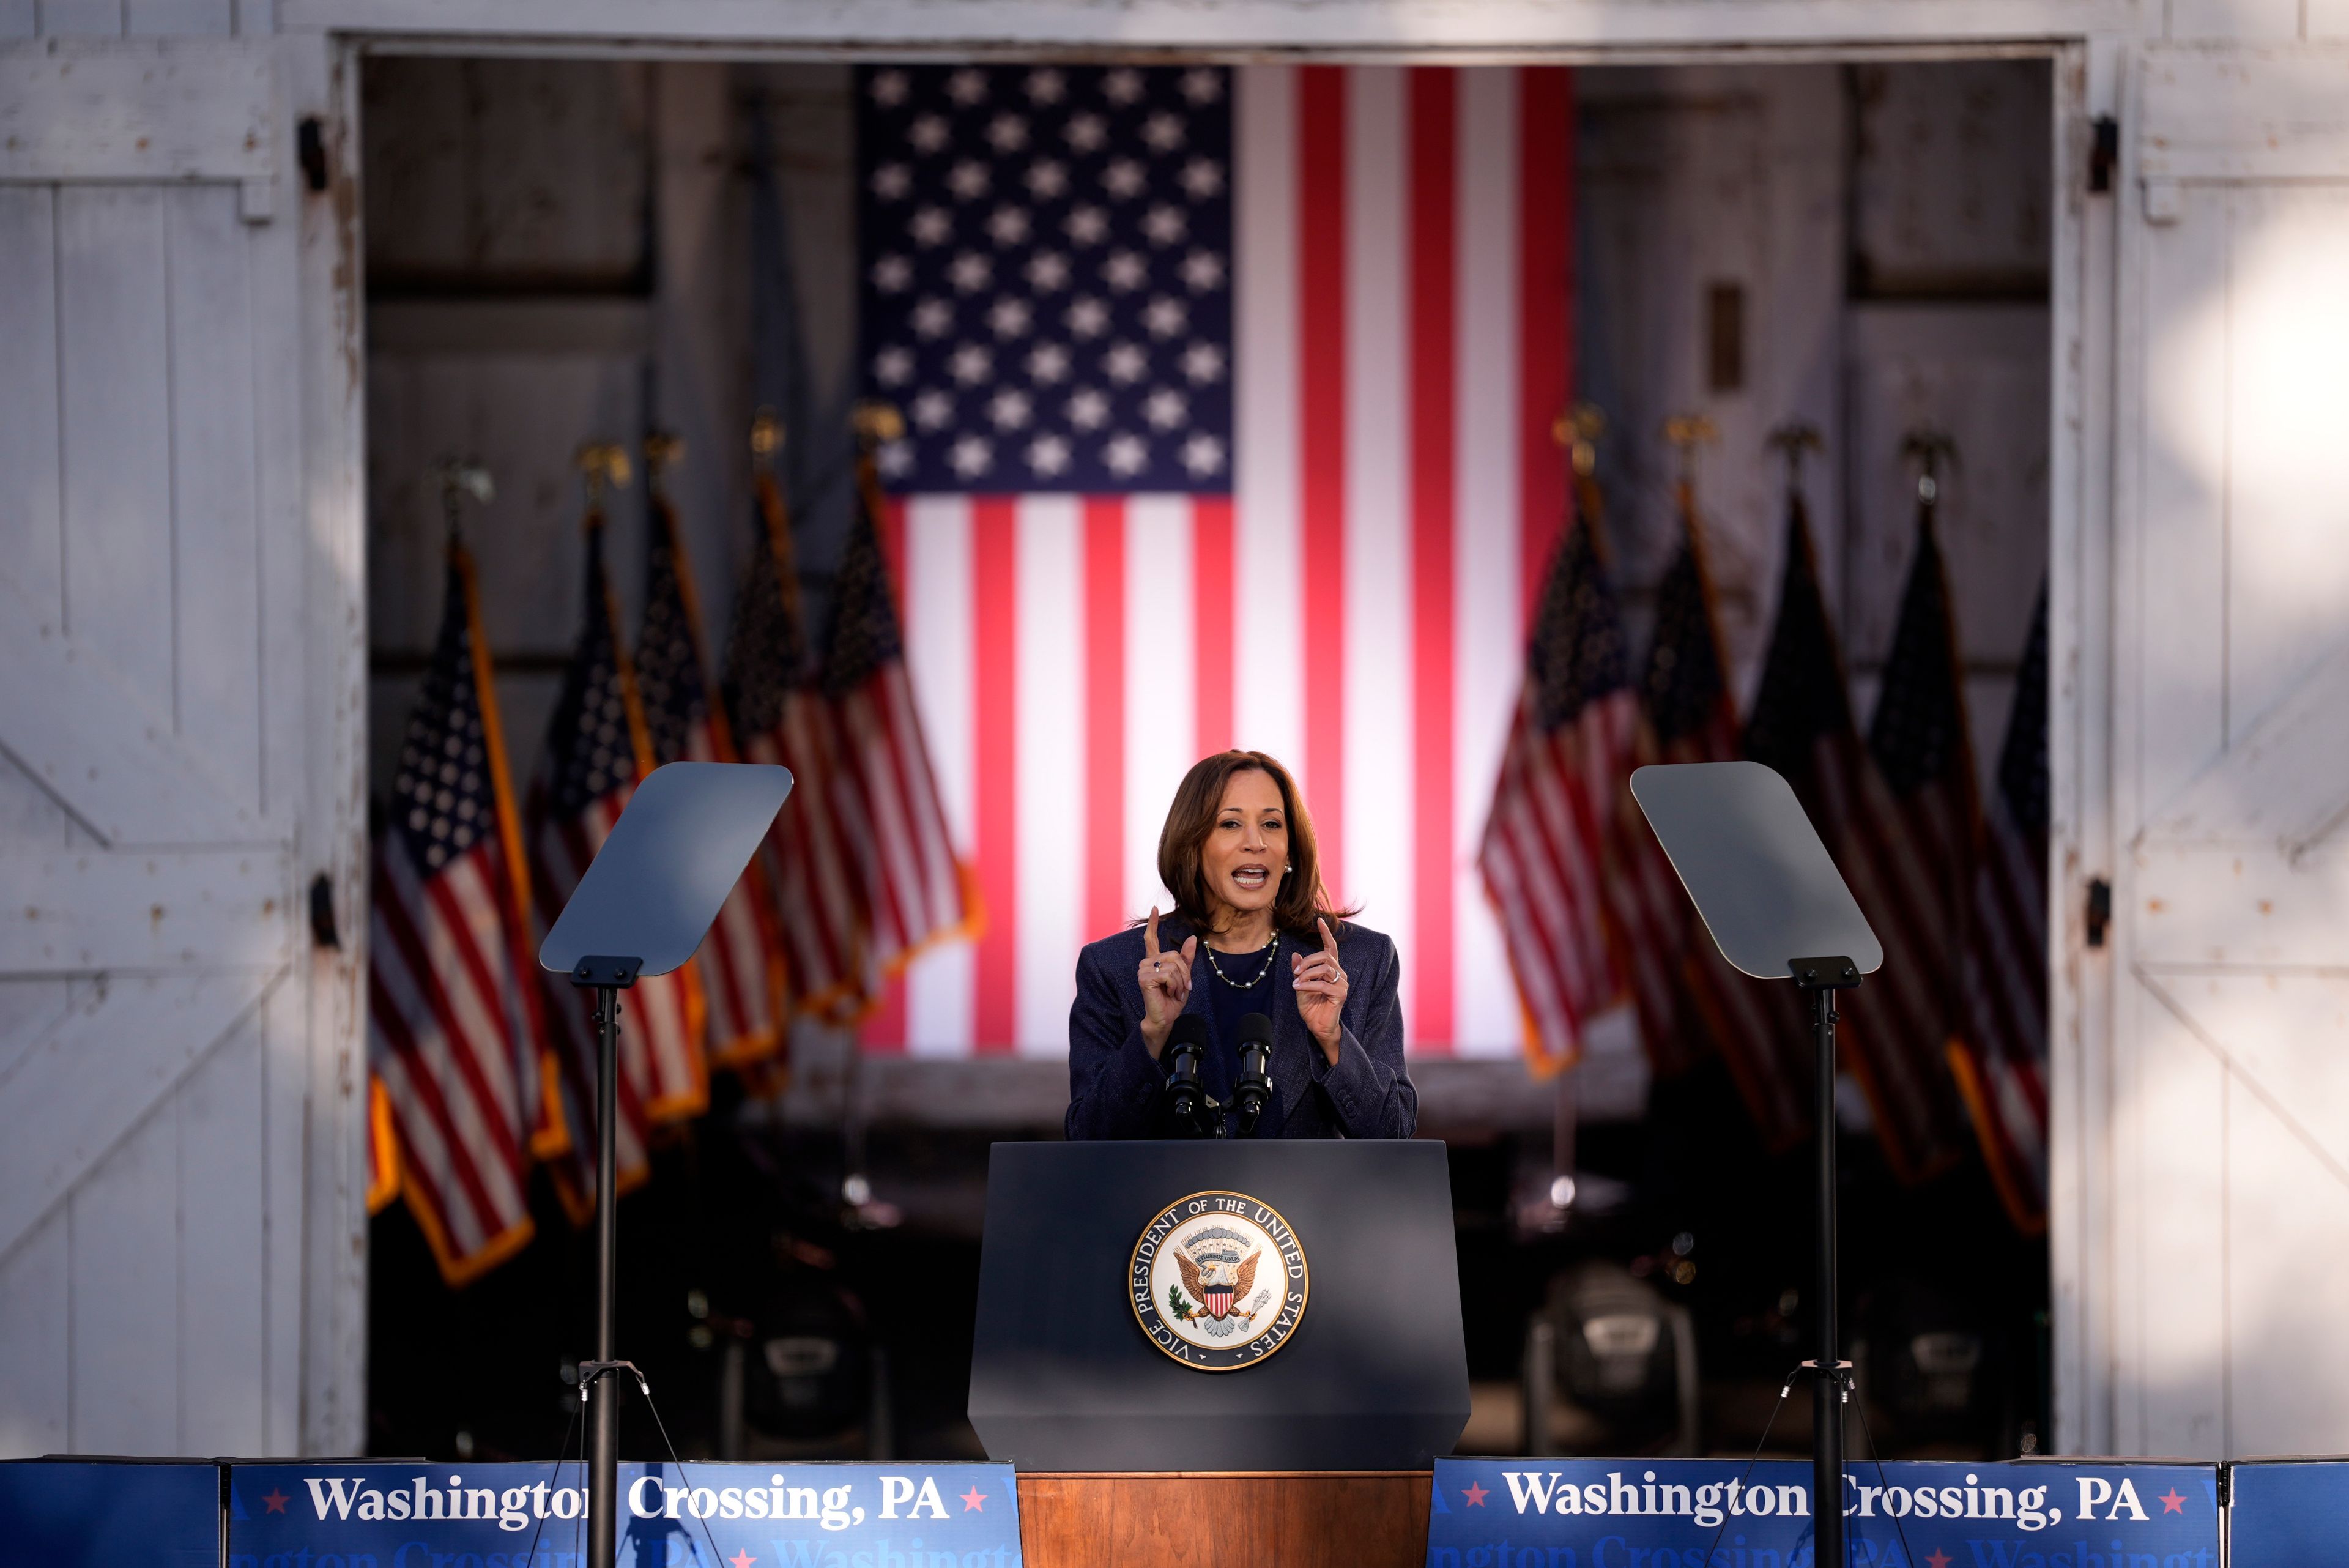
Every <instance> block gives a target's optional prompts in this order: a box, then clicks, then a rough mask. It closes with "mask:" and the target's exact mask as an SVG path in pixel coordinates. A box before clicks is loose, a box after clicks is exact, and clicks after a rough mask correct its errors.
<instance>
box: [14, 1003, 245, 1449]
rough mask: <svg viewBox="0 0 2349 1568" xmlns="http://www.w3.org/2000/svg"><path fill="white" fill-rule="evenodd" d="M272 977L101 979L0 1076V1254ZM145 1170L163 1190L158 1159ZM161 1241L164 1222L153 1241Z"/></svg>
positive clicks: (165, 1179)
mask: <svg viewBox="0 0 2349 1568" xmlns="http://www.w3.org/2000/svg"><path fill="white" fill-rule="evenodd" d="M277 978H278V977H277V976H274V975H254V974H208V975H197V976H188V977H179V976H173V977H161V978H151V979H129V980H111V981H107V982H105V983H104V984H103V985H102V986H98V987H94V988H93V992H92V994H91V996H90V998H89V1000H88V1002H85V1003H84V1004H83V1005H81V1006H80V1007H78V1008H77V1009H76V1010H75V1012H74V1015H73V1016H72V1017H71V1018H70V1019H68V1020H67V1022H66V1023H65V1025H64V1026H63V1027H62V1028H60V1029H58V1030H57V1031H56V1032H55V1033H52V1034H51V1035H50V1036H49V1038H48V1039H47V1040H45V1041H43V1042H42V1043H41V1044H39V1045H38V1046H36V1047H35V1048H34V1049H33V1050H32V1051H30V1052H27V1053H26V1054H25V1056H24V1057H23V1059H22V1060H20V1061H19V1062H18V1063H17V1064H16V1067H15V1069H14V1070H13V1071H11V1072H10V1073H9V1074H8V1075H7V1076H6V1077H5V1078H0V1125H5V1126H7V1127H11V1128H14V1129H16V1131H15V1132H14V1133H13V1134H12V1135H11V1136H10V1137H7V1138H5V1139H0V1256H5V1254H6V1253H7V1251H9V1249H11V1248H12V1247H14V1246H15V1245H16V1243H17V1242H18V1241H20V1240H22V1239H23V1237H24V1236H25V1234H26V1231H29V1230H31V1228H32V1227H33V1226H34V1225H36V1224H37V1223H39V1222H40V1220H43V1219H44V1218H46V1217H47V1214H48V1213H49V1212H50V1211H51V1210H53V1209H55V1208H56V1206H57V1204H58V1203H59V1202H61V1201H63V1200H64V1199H66V1198H67V1195H68V1194H70V1193H72V1192H73V1191H74V1189H75V1188H76V1187H78V1185H79V1184H80V1183H81V1182H82V1181H83V1179H85V1178H87V1177H88V1175H89V1173H90V1172H91V1170H92V1169H94V1168H96V1167H97V1166H98V1165H99V1164H100V1163H102V1162H103V1161H104V1160H105V1159H106V1158H107V1157H108V1155H109V1153H110V1152H111V1151H112V1150H113V1148H114V1147H115V1146H116V1145H117V1144H119V1142H121V1140H122V1138H123V1137H125V1135H127V1134H128V1133H129V1131H130V1129H131V1128H133V1127H136V1126H138V1125H139V1124H140V1121H141V1120H142V1119H143V1118H144V1117H146V1116H148V1115H149V1113H150V1112H151V1111H152V1110H153V1109H154V1108H155V1106H157V1105H158V1104H160V1102H161V1101H162V1100H163V1099H164V1098H165V1096H168V1095H170V1094H171V1091H172V1090H173V1089H174V1088H175V1087H176V1086H177V1085H179V1083H180V1082H181V1079H182V1078H184V1077H185V1076H186V1075H187V1073H188V1071H189V1069H190V1068H191V1067H192V1066H193V1065H194V1064H196V1063H197V1062H199V1061H202V1059H203V1057H204V1056H205V1054H207V1053H209V1052H210V1051H211V1050H212V1046H213V1045H214V1044H217V1043H218V1042H219V1040H220V1039H221V1037H222V1035H223V1034H225V1033H227V1032H228V1030H229V1028H230V1026H231V1025H233V1023H236V1022H237V1020H238V1019H239V1018H241V1017H243V1016H244V1015H245V1014H246V1013H247V1012H250V1011H251V1010H252V1009H253V1008H254V1005H255V1004H256V1003H257V1002H259V1000H260V998H261V996H262V993H263V992H264V991H265V990H266V989H267V988H268V987H269V986H270V985H271V984H273V983H274V981H276V979H277ZM156 1180H157V1181H158V1182H159V1183H160V1185H161V1186H162V1187H163V1188H165V1189H169V1187H170V1186H171V1181H172V1180H173V1172H172V1171H171V1168H169V1165H168V1163H167V1166H166V1168H165V1169H164V1170H163V1171H162V1172H161V1173H160V1175H159V1176H157V1178H156ZM163 1245H164V1246H166V1247H167V1248H168V1247H169V1246H170V1245H171V1235H170V1233H169V1231H168V1230H167V1231H166V1234H165V1236H164V1240H163ZM166 1376H171V1374H169V1373H168V1371H167V1373H166ZM78 1397H79V1396H78V1394H77V1399H78ZM76 1436H77V1439H78V1440H80V1439H82V1438H84V1437H85V1436H86V1435H85V1434H81V1433H79V1432H77V1434H76ZM135 1446H136V1445H134V1447H135ZM115 1451H120V1450H115Z"/></svg>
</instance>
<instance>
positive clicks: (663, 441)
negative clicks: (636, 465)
mask: <svg viewBox="0 0 2349 1568" xmlns="http://www.w3.org/2000/svg"><path fill="white" fill-rule="evenodd" d="M684 461H685V438H684V437H683V436H681V435H679V434H678V433H677V432H676V431H647V432H645V483H647V484H657V483H659V482H660V478H661V476H662V475H663V474H665V473H667V472H668V471H669V470H670V469H672V468H675V467H676V466H677V465H678V464H679V463H681V462H684ZM620 483H623V484H626V483H627V480H626V477H625V476H624V477H623V478H622V479H621V480H620Z"/></svg>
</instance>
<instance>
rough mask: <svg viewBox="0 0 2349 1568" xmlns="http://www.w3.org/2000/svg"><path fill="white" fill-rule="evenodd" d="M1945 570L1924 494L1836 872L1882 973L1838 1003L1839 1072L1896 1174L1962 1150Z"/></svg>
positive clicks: (1962, 874) (1961, 922) (1953, 699)
mask: <svg viewBox="0 0 2349 1568" xmlns="http://www.w3.org/2000/svg"><path fill="white" fill-rule="evenodd" d="M1957 649H1958V644H1957V627H1956V622H1955V618H1954V617H1953V615H1952V613H1951V607H1950V583H1949V573H1948V571H1947V568H1946V567H1945V566H1943V564H1942V560H1941V546H1940V541H1939V540H1938V539H1937V538H1936V537H1935V536H1934V532H1933V508H1932V504H1931V503H1930V501H1926V500H1921V499H1920V502H1919V503H1918V506H1917V547H1916V552H1915V554H1914V556H1912V557H1911V558H1910V561H1909V579H1908V583H1907V585H1906V586H1905V587H1903V589H1902V590H1901V596H1900V615H1899V619H1898V620H1897V621H1896V622H1895V623H1894V625H1893V631H1892V651H1891V654H1890V656H1889V658H1888V659H1886V661H1885V666H1884V684H1883V687H1882V690H1881V691H1879V693H1878V697H1877V700H1876V712H1875V715H1874V718H1873V721H1872V722H1870V724H1869V726H1868V761H1869V763H1872V764H1873V765H1872V766H1870V767H1867V768H1864V769H1862V771H1861V774H1860V784H1861V786H1862V787H1861V790H1860V793H1859V795H1858V798H1857V807H1858V809H1857V811H1855V812H1854V813H1853V814H1852V815H1851V816H1850V817H1849V818H1848V819H1847V822H1846V833H1847V846H1848V847H1847V851H1846V854H1845V863H1846V865H1847V867H1848V869H1847V872H1846V875H1847V876H1849V877H1851V879H1852V882H1853V888H1852V891H1853V894H1854V895H1855V896H1856V897H1857V898H1858V899H1859V901H1860V908H1861V909H1863V910H1864V911H1866V913H1867V915H1868V921H1869V923H1870V924H1871V925H1873V926H1874V927H1875V928H1876V932H1877V936H1878V940H1881V941H1882V942H1883V943H1884V968H1883V969H1882V971H1879V972H1878V974H1877V975H1876V976H1875V978H1874V979H1873V980H1872V981H1870V982H1869V983H1868V984H1867V985H1864V986H1862V987H1860V989H1859V991H1858V992H1855V993H1854V994H1853V996H1852V997H1851V998H1850V1001H1849V1003H1848V1005H1849V1011H1850V1014H1851V1019H1852V1025H1853V1027H1852V1033H1851V1039H1852V1050H1851V1054H1850V1057H1849V1060H1850V1062H1851V1064H1852V1071H1853V1073H1854V1075H1857V1077H1858V1079H1859V1081H1860V1086H1861V1087H1862V1088H1863V1089H1865V1090H1866V1091H1867V1092H1868V1103H1869V1106H1870V1108H1872V1109H1873V1110H1874V1111H1875V1113H1876V1119H1877V1123H1878V1129H1879V1137H1881V1139H1882V1142H1883V1144H1884V1149H1885V1155H1886V1158H1888V1159H1889V1161H1890V1163H1891V1166H1892V1168H1893V1171H1894V1173H1895V1174H1897V1175H1899V1176H1900V1177H1902V1178H1903V1179H1907V1180H1912V1181H1914V1180H1920V1179H1923V1178H1924V1177H1927V1176H1930V1175H1931V1174H1933V1173H1934V1172H1935V1171H1938V1170H1940V1169H1941V1168H1944V1167H1946V1166H1948V1165H1951V1163H1953V1162H1955V1161H1956V1160H1958V1159H1959V1158H1962V1157H1963V1155H1964V1153H1965V1148H1966V1139H1967V1131H1968V1129H1967V1122H1966V1112H1965V1104H1964V1102H1963V1100H1962V1099H1961V1097H1960V1096H1959V1094H1958V1085H1957V1083H1956V1081H1955V1079H1953V1078H1952V1077H1951V1073H1950V1065H1949V1041H1950V1036H1951V1033H1953V1032H1954V1030H1955V1028H1956V1025H1957V988H1956V983H1955V982H1956V979H1957V977H1956V974H1955V972H1954V970H1955V964H1954V962H1953V960H1954V959H1955V957H1956V955H1957V954H1959V953H1960V952H1961V951H1962V950H1963V947H1964V933H1965V915H1966V909H1967V905H1968V904H1969V902H1970V901H1971V897H1972V890H1973V876H1972V872H1973V858H1974V856H1973V841H1974V833H1975V824H1976V821H1977V820H1978V811H1979V807H1978V805H1977V804H1976V802H1975V798H1974V762H1973V750H1972V747H1971V743H1970V742H1969V739H1968V734H1967V726H1966V705H1965V695H1964V691H1963V690H1962V689H1961V686H1960V685H1959V664H1958V650H1957Z"/></svg>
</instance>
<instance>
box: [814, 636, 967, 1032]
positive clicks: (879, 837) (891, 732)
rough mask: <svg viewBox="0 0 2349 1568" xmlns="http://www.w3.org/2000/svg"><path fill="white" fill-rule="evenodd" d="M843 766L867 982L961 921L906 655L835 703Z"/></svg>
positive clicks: (839, 803) (958, 878)
mask: <svg viewBox="0 0 2349 1568" xmlns="http://www.w3.org/2000/svg"><path fill="white" fill-rule="evenodd" d="M833 727H834V732H835V734H836V735H837V737H838V740H839V748H840V749H839V752H838V753H837V755H838V760H839V771H838V772H837V773H836V774H833V781H832V782H833V789H834V803H835V808H836V810H837V811H838V814H839V822H840V826H841V834H842V837H843V847H844V848H845V849H846V851H847V854H848V858H849V863H850V864H851V865H853V866H854V867H855V868H856V869H857V871H858V873H859V875H860V877H861V879H862V883H863V889H864V898H863V909H864V926H863V928H862V933H863V945H864V952H863V958H864V981H863V982H862V984H861V986H860V987H859V995H860V996H861V997H864V998H873V997H877V996H879V994H880V992H881V988H882V986H883V984H884V983H885V981H884V977H885V975H886V974H887V973H888V972H889V971H891V970H893V969H895V968H896V967H898V966H900V965H902V964H903V963H904V962H905V960H906V958H907V957H908V955H910V954H912V953H915V952H917V951H919V950H921V948H923V947H924V946H925V945H926V944H927V943H929V942H930V941H931V940H934V939H937V938H942V937H946V936H948V935H957V934H960V933H961V932H962V930H963V927H964V909H963V883H962V870H961V867H959V866H957V864H956V861H955V852H954V846H953V845H952V844H951V843H950V842H949V841H948V839H947V828H946V818H945V815H943V812H942V809H941V807H940V805H939V801H938V795H937V784H936V778H935V775H934V771H933V769H932V766H931V763H930V757H929V749H928V747H927V745H926V743H925V742H924V739H923V735H922V723H921V718H920V715H919V713H918V711H916V706H915V702H914V692H913V687H912V684H911V682H910V681H909V680H907V679H906V675H905V662H904V661H903V660H901V659H891V660H889V661H888V662H886V663H885V664H883V665H882V666H881V668H880V669H878V670H875V671H874V673H873V675H872V676H871V678H870V679H868V680H865V681H864V683H863V684H862V685H859V686H857V687H855V688H854V690H852V691H846V692H843V693H842V694H841V696H840V697H839V698H838V699H837V700H836V701H834V703H833Z"/></svg>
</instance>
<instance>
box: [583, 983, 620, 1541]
mask: <svg viewBox="0 0 2349 1568" xmlns="http://www.w3.org/2000/svg"><path fill="white" fill-rule="evenodd" d="M619 1036H620V993H619V992H618V991H616V989H614V988H613V987H611V986H608V985H604V986H598V987H596V988H595V1359H596V1360H597V1361H598V1362H600V1363H605V1364H608V1363H610V1362H611V1361H612V1360H613V1359H614V1358H615V1357H616V1355H618V1351H617V1349H616V1346H615V1343H614V1341H615V1338H616V1324H614V1322H613V1319H614V1318H615V1317H616V1316H617V1315H618V1310H619V1307H618V1300H617V1298H618V1294H619V1284H620V1281H619V1272H618V1264H619V1261H618V1257H617V1253H618V1251H619V1242H620V1215H619V1195H618V1194H617V1193H616V1192H615V1191H614V1190H613V1181H612V1175H613V1170H612V1168H613V1167H614V1166H615V1165H616V1163H618V1153H619V1137H618V1133H617V1125H618V1122H619V1112H620V1038H619ZM588 1387H589V1390H590V1393H589V1398H590V1400H591V1402H592V1403H591V1406H590V1408H589V1411H588V1416H589V1419H590V1421H591V1423H592V1426H591V1428H590V1437H589V1442H590V1444H591V1453H592V1463H591V1465H590V1468H589V1470H588V1480H587V1488H588V1490H587V1563H588V1568H612V1565H613V1563H614V1560H615V1557H616V1548H617V1545H618V1534H619V1530H618V1526H619V1502H620V1495H619V1494H620V1389H619V1385H618V1382H617V1380H616V1379H615V1378H614V1377H613V1376H612V1374H611V1372H610V1371H609V1370H608V1369H607V1367H606V1366H599V1367H598V1368H597V1370H596V1373H595V1376H593V1377H592V1378H591V1379H590V1380H589V1383H588Z"/></svg>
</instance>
